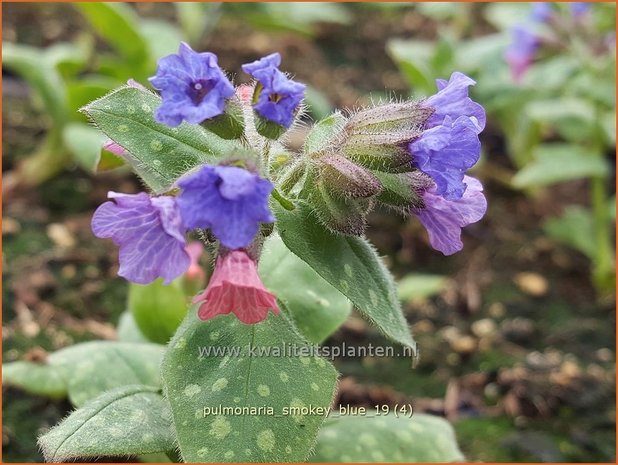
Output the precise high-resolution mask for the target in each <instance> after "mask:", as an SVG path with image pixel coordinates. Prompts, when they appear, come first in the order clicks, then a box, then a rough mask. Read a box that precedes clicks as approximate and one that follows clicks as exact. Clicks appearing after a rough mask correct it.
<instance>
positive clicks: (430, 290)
mask: <svg viewBox="0 0 618 465" xmlns="http://www.w3.org/2000/svg"><path fill="white" fill-rule="evenodd" d="M445 283H446V277H445V276H438V275H433V274H422V273H411V274H407V275H405V276H404V277H403V278H401V280H399V282H398V283H397V292H398V294H399V298H400V299H401V300H403V301H410V300H413V299H425V298H427V297H431V296H433V295H436V294H438V293H439V292H440V291H441V290H442V289H443V288H444V284H445Z"/></svg>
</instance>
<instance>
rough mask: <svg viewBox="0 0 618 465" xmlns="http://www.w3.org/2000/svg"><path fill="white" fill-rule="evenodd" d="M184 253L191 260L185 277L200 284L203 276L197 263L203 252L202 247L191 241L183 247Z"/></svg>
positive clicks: (202, 271)
mask: <svg viewBox="0 0 618 465" xmlns="http://www.w3.org/2000/svg"><path fill="white" fill-rule="evenodd" d="M185 251H186V252H187V254H188V255H189V258H190V259H191V263H190V264H189V268H188V269H187V271H185V277H186V278H189V279H191V280H199V281H200V282H201V281H203V280H204V278H205V274H204V270H203V269H202V267H201V266H200V263H199V261H200V257H201V256H202V253H203V252H204V246H203V245H202V244H201V243H200V242H198V241H193V242H191V243H189V245H187V246H186V247H185Z"/></svg>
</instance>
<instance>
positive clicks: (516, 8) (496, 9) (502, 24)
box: [484, 2, 530, 30]
mask: <svg viewBox="0 0 618 465" xmlns="http://www.w3.org/2000/svg"><path fill="white" fill-rule="evenodd" d="M484 12H485V19H487V21H489V23H491V24H492V25H493V26H494V27H496V28H497V29H500V30H506V29H510V28H511V27H513V26H515V25H516V24H520V23H526V22H527V21H529V17H530V4H529V3H516V2H513V3H489V4H488V5H485V9H484Z"/></svg>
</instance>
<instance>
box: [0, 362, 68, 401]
mask: <svg viewBox="0 0 618 465" xmlns="http://www.w3.org/2000/svg"><path fill="white" fill-rule="evenodd" d="M2 384H3V385H4V386H14V387H18V388H20V389H23V390H24V391H26V392H29V393H30V394H34V395H37V396H46V397H50V398H52V399H62V398H63V397H66V395H67V382H66V380H65V379H64V378H63V377H62V376H61V375H60V373H59V371H58V369H57V368H56V367H54V366H52V365H50V364H49V363H46V362H44V363H35V362H22V361H19V362H12V363H5V364H4V365H2Z"/></svg>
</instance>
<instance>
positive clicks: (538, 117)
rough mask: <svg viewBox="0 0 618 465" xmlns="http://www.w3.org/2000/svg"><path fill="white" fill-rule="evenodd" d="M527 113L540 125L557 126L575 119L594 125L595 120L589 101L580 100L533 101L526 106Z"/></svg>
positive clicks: (581, 122)
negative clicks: (558, 123) (559, 123)
mask: <svg viewBox="0 0 618 465" xmlns="http://www.w3.org/2000/svg"><path fill="white" fill-rule="evenodd" d="M525 112H526V114H527V115H528V116H529V117H530V118H531V119H533V120H535V121H538V122H540V123H551V124H555V123H557V122H560V121H564V120H567V119H575V120H577V121H578V122H579V123H580V124H592V123H593V122H594V120H595V111H594V107H593V106H592V105H591V104H590V103H589V102H588V101H586V100H584V99H578V98H564V97H563V98H560V99H549V100H533V101H531V102H530V103H528V105H526V108H525Z"/></svg>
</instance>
